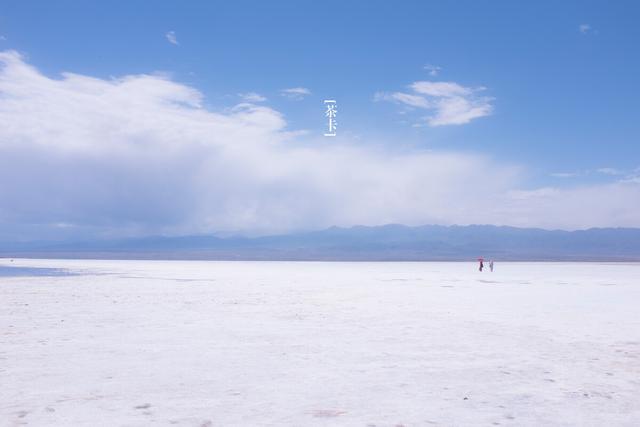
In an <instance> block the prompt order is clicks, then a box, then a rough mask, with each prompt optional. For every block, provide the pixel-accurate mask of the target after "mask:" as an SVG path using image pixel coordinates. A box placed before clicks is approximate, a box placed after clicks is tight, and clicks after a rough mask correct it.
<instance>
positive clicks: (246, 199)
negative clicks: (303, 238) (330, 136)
mask: <svg viewBox="0 0 640 427" xmlns="http://www.w3.org/2000/svg"><path fill="white" fill-rule="evenodd" d="M419 90H420V91H421V92H419V93H423V94H426V93H427V92H430V93H436V92H438V91H453V92H455V91H459V90H463V89H460V88H456V87H444V86H422V87H420V88H419ZM438 93H439V92H438ZM433 96H436V95H433ZM202 105H203V95H202V94H201V93H200V92H198V91H197V90H195V89H194V88H192V87H189V86H186V85H183V84H180V83H177V82H174V81H171V80H169V79H168V78H167V77H165V76H162V75H129V76H124V77H120V78H114V79H109V80H105V79H99V78H94V77H90V76H83V75H78V74H73V73H64V74H62V76H61V77H60V78H51V77H48V76H45V75H43V74H42V73H41V72H39V71H38V70H37V69H35V68H34V67H32V66H30V65H29V64H28V63H26V62H25V60H24V58H22V57H21V56H20V55H19V54H18V53H16V52H11V51H10V52H2V53H0V239H4V240H11V239H18V238H19V239H25V240H32V239H40V238H49V237H52V238H53V237H61V236H62V237H65V238H84V237H87V236H131V235H145V234H170V235H171V234H172V235H176V234H193V233H211V232H241V233H250V234H253V233H276V232H285V231H291V230H300V229H312V228H322V227H327V226H331V225H341V226H349V225H354V224H364V225H376V224H384V223H404V224H408V225H418V224H428V223H437V224H454V223H458V224H469V223H493V224H511V225H519V226H545V227H562V228H577V227H589V226H606V225H626V226H640V218H639V217H638V215H637V214H636V212H637V211H638V209H639V208H640V202H639V201H640V185H639V183H638V182H635V181H634V180H632V179H627V180H625V181H624V182H623V181H620V182H613V183H611V184H608V185H602V186H596V187H585V188H578V189H568V190H561V189H542V190H536V191H523V190H521V189H519V183H520V182H521V179H522V178H521V168H519V167H514V166H511V165H504V164H499V163H497V162H495V161H493V160H492V159H491V158H489V157H487V156H484V155H477V154H473V153H456V152H424V151H421V152H397V151H394V150H391V149H383V148H377V149H374V148H370V147H371V146H372V145H366V146H363V145H357V144H356V143H353V142H350V141H348V140H343V141H342V142H340V141H333V142H332V143H331V144H328V143H327V142H326V141H325V140H323V139H321V138H318V139H314V138H306V139H304V140H302V139H300V137H299V136H298V134H297V133H296V132H293V131H291V130H289V129H288V128H287V123H286V120H285V117H284V116H283V114H282V113H280V112H279V111H276V110H274V109H272V108H269V107H268V106H265V105H256V104H254V103H251V102H243V103H241V104H238V105H235V106H231V107H229V108H228V109H225V110H222V111H210V110H207V109H206V108H204V107H203V106H202ZM377 145H378V146H379V145H380V144H377Z"/></svg>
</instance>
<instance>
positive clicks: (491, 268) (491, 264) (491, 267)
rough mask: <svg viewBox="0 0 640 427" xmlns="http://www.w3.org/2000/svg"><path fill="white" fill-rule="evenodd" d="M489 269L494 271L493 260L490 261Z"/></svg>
mask: <svg viewBox="0 0 640 427" xmlns="http://www.w3.org/2000/svg"><path fill="white" fill-rule="evenodd" d="M489 270H491V272H492V273H493V260H491V261H489Z"/></svg>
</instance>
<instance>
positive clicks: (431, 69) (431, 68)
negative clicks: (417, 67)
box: [423, 64, 442, 77]
mask: <svg viewBox="0 0 640 427" xmlns="http://www.w3.org/2000/svg"><path fill="white" fill-rule="evenodd" d="M423 68H424V69H425V70H427V71H428V72H429V75H430V76H432V77H435V76H437V75H438V73H439V72H440V71H441V70H442V68H441V67H438V66H437V65H431V64H427V65H425V66H424V67H423Z"/></svg>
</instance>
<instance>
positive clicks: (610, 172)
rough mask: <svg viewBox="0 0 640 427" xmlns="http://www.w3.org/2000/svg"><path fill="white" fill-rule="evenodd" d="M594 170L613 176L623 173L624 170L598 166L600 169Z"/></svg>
mask: <svg viewBox="0 0 640 427" xmlns="http://www.w3.org/2000/svg"><path fill="white" fill-rule="evenodd" d="M596 172H598V173H601V174H604V175H613V176H616V175H624V172H622V171H621V170H618V169H614V168H600V169H596Z"/></svg>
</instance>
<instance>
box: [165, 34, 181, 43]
mask: <svg viewBox="0 0 640 427" xmlns="http://www.w3.org/2000/svg"><path fill="white" fill-rule="evenodd" d="M165 37H166V38H167V40H168V41H169V43H171V44H174V45H176V46H177V45H178V44H179V43H178V38H177V37H176V32H175V31H169V32H168V33H167V34H165Z"/></svg>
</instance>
